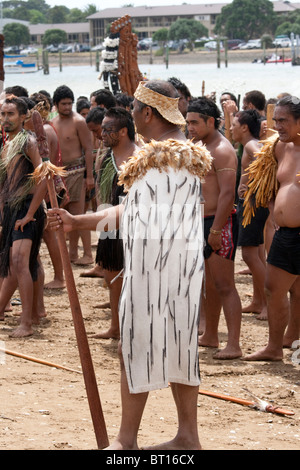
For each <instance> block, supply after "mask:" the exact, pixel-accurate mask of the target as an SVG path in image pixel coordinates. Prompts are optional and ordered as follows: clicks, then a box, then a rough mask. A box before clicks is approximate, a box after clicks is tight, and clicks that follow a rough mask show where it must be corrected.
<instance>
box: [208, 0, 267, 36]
mask: <svg viewBox="0 0 300 470" xmlns="http://www.w3.org/2000/svg"><path fill="white" fill-rule="evenodd" d="M274 22H275V14H274V10H273V3H272V2H270V1H269V0H233V2H232V3H230V4H229V5H226V6H224V7H223V8H222V11H221V14H220V15H219V16H218V18H217V21H216V27H215V33H216V34H218V35H219V36H227V37H228V38H230V39H236V38H238V39H244V40H249V39H254V38H258V37H261V36H262V35H263V34H264V33H270V32H273V29H274Z"/></svg>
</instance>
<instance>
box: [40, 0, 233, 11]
mask: <svg viewBox="0 0 300 470" xmlns="http://www.w3.org/2000/svg"><path fill="white" fill-rule="evenodd" d="M46 3H47V5H49V6H51V7H53V6H55V5H64V6H66V7H67V8H70V9H71V8H79V9H80V10H83V9H84V7H86V6H87V5H89V4H92V5H96V8H97V10H103V9H104V8H111V7H113V8H118V7H122V6H124V5H130V4H132V5H133V6H135V7H138V6H143V5H147V6H164V5H182V4H183V3H188V4H189V5H200V4H206V3H207V4H211V3H231V0H224V1H222V0H187V1H185V2H184V1H183V0H134V1H130V0H114V2H112V1H111V0H46Z"/></svg>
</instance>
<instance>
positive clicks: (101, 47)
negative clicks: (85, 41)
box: [91, 42, 105, 51]
mask: <svg viewBox="0 0 300 470" xmlns="http://www.w3.org/2000/svg"><path fill="white" fill-rule="evenodd" d="M103 49H105V46H104V44H103V42H101V43H100V44H97V45H96V46H94V47H92V49H91V51H103Z"/></svg>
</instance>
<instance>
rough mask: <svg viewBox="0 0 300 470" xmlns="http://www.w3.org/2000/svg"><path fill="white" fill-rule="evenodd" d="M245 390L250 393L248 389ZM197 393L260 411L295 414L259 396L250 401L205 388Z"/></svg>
mask: <svg viewBox="0 0 300 470" xmlns="http://www.w3.org/2000/svg"><path fill="white" fill-rule="evenodd" d="M247 392H248V393H250V392H249V391H248V390H247ZM199 394H200V395H206V396H209V397H213V398H219V399H221V400H226V401H230V402H232V403H238V404H239V405H246V406H250V407H253V408H257V409H259V410H260V411H266V412H268V413H276V414H280V415H287V416H293V415H294V414H295V413H294V412H293V411H289V410H284V409H282V408H278V407H277V406H273V405H271V404H270V403H268V402H266V401H264V400H261V399H260V398H256V401H250V400H244V399H243V398H236V397H231V396H229V395H222V394H221V393H215V392H208V391H206V390H199Z"/></svg>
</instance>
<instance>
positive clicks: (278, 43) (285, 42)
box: [273, 36, 292, 47]
mask: <svg viewBox="0 0 300 470" xmlns="http://www.w3.org/2000/svg"><path fill="white" fill-rule="evenodd" d="M291 45H292V41H291V40H290V38H289V37H288V36H276V38H275V39H274V42H273V46H275V47H291Z"/></svg>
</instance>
